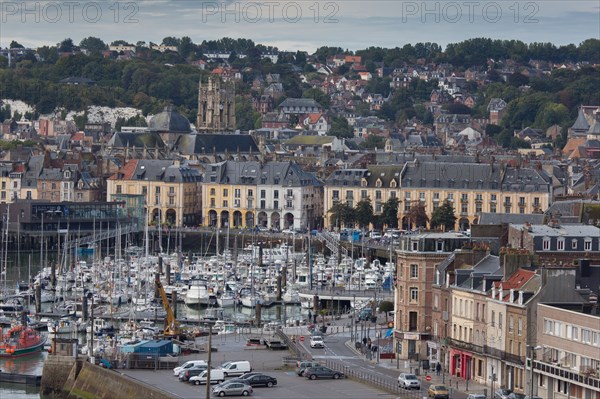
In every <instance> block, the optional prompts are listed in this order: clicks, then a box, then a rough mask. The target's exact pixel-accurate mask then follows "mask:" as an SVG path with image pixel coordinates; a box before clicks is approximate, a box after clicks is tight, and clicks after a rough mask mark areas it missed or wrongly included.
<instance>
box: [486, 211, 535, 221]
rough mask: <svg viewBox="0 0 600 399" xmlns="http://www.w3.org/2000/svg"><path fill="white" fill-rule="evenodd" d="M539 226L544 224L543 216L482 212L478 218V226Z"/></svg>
mask: <svg viewBox="0 0 600 399" xmlns="http://www.w3.org/2000/svg"><path fill="white" fill-rule="evenodd" d="M523 222H529V223H531V224H541V223H543V222H544V215H543V214H541V213H534V214H516V213H488V212H482V213H481V216H480V217H479V224H503V223H513V224H514V223H523Z"/></svg>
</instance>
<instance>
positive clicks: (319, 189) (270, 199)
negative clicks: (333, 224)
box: [202, 161, 323, 229]
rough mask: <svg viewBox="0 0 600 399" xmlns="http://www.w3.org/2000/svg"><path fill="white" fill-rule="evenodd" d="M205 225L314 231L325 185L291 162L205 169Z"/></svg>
mask: <svg viewBox="0 0 600 399" xmlns="http://www.w3.org/2000/svg"><path fill="white" fill-rule="evenodd" d="M202 204H203V209H202V215H203V225H205V226H219V227H234V228H254V227H256V226H259V227H265V228H270V229H271V228H272V229H300V228H309V229H312V228H316V227H318V226H319V225H320V223H321V216H322V215H323V184H322V183H321V182H320V181H319V180H318V179H317V178H316V177H315V176H314V175H313V174H312V173H308V172H305V171H304V170H302V168H301V167H300V166H299V165H298V164H295V163H291V162H268V163H261V162H236V161H225V162H221V163H215V164H210V165H207V167H206V171H205V177H204V185H203V191H202Z"/></svg>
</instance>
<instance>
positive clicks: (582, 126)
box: [571, 107, 590, 132]
mask: <svg viewBox="0 0 600 399" xmlns="http://www.w3.org/2000/svg"><path fill="white" fill-rule="evenodd" d="M589 128H590V124H589V123H588V121H587V118H586V117H585V114H584V112H583V108H581V107H579V112H578V114H577V119H576V120H575V123H573V126H571V130H574V131H576V132H587V130H588V129H589Z"/></svg>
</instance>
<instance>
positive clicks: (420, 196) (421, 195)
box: [419, 193, 425, 201]
mask: <svg viewBox="0 0 600 399" xmlns="http://www.w3.org/2000/svg"><path fill="white" fill-rule="evenodd" d="M419 199H420V200H423V201H424V200H425V193H419Z"/></svg>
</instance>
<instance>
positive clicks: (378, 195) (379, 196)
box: [375, 190, 381, 200]
mask: <svg viewBox="0 0 600 399" xmlns="http://www.w3.org/2000/svg"><path fill="white" fill-rule="evenodd" d="M375 199H376V200H380V199H381V190H376V191H375Z"/></svg>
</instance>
